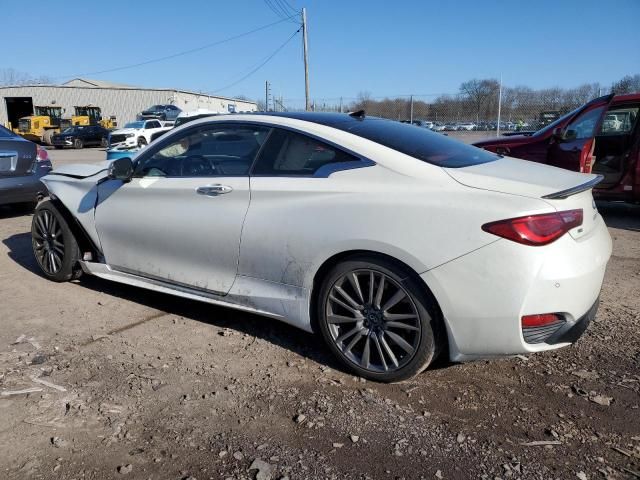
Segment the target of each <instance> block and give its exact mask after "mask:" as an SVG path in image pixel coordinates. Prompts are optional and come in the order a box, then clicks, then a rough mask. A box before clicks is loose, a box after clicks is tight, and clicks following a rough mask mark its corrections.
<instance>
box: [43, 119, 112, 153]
mask: <svg viewBox="0 0 640 480" xmlns="http://www.w3.org/2000/svg"><path fill="white" fill-rule="evenodd" d="M51 143H52V144H53V146H54V147H56V148H64V147H73V148H83V147H88V146H90V145H94V146H96V145H97V146H100V147H107V146H108V145H109V130H107V129H106V128H103V127H101V126H99V125H74V126H73V127H68V128H65V129H64V130H63V131H62V132H60V133H57V134H55V135H53V136H52V137H51Z"/></svg>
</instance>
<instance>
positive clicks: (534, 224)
mask: <svg viewBox="0 0 640 480" xmlns="http://www.w3.org/2000/svg"><path fill="white" fill-rule="evenodd" d="M580 225H582V209H581V208H579V209H576V210H565V211H562V212H553V213H543V214H540V215H527V216H526V217H518V218H509V219H507V220H499V221H497V222H491V223H485V224H484V225H483V226H482V230H484V231H485V232H489V233H492V234H494V235H497V236H498V237H502V238H506V239H507V240H512V241H514V242H517V243H522V244H523V245H532V246H541V245H547V244H549V243H551V242H554V241H555V240H557V239H558V238H560V237H561V236H562V235H564V234H565V233H567V232H568V231H569V230H571V229H572V228H575V227H579V226H580Z"/></svg>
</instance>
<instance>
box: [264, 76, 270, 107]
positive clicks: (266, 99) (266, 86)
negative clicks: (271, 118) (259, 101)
mask: <svg viewBox="0 0 640 480" xmlns="http://www.w3.org/2000/svg"><path fill="white" fill-rule="evenodd" d="M270 90H271V84H270V83H269V80H267V81H266V82H264V111H265V112H268V111H269V91H270Z"/></svg>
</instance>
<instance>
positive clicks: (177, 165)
mask: <svg viewBox="0 0 640 480" xmlns="http://www.w3.org/2000/svg"><path fill="white" fill-rule="evenodd" d="M599 180H600V178H599V177H598V176H596V175H587V174H581V173H574V172H571V171H568V170H562V169H558V168H554V167H549V166H546V165H541V164H538V163H533V162H527V161H522V160H517V159H513V158H505V157H501V156H499V155H496V154H493V153H490V152H488V151H485V150H481V149H478V148H476V147H472V146H469V145H464V144H463V143H460V142H458V141H455V140H452V139H449V138H447V137H445V136H443V135H439V134H435V133H433V132H430V131H429V130H427V129H423V128H415V127H413V126H410V125H406V124H402V123H400V122H395V121H390V120H383V119H379V118H368V117H366V116H365V115H364V113H363V112H354V113H352V114H329V113H324V114H323V113H309V112H304V113H281V114H271V113H270V114H243V115H224V116H211V117H206V118H201V119H199V120H194V121H193V122H190V123H188V124H186V125H183V126H182V127H178V128H175V129H174V130H172V131H171V132H169V133H167V134H165V135H164V136H163V137H162V138H160V139H158V140H157V141H156V142H154V143H153V144H152V145H150V146H149V147H147V148H145V149H144V150H143V151H142V152H140V153H139V154H138V155H136V157H135V160H134V161H132V160H130V159H129V158H121V159H117V160H114V161H112V162H110V163H108V162H105V163H103V164H100V165H67V166H63V167H61V168H59V169H56V170H54V171H53V172H52V173H51V174H49V175H47V176H46V177H44V179H43V182H44V183H45V185H46V186H47V188H48V190H49V192H51V200H50V201H46V202H43V203H40V205H39V206H38V208H37V210H36V213H35V214H34V217H33V222H32V243H33V251H34V254H35V257H36V260H37V263H38V265H39V266H40V268H41V269H42V272H43V274H44V276H45V277H47V278H49V279H51V280H54V281H66V280H70V279H73V278H77V277H78V276H79V275H81V274H82V273H86V274H91V275H95V276H97V277H101V278H104V279H107V280H112V281H116V282H121V283H124V284H128V285H134V286H138V287H143V288H147V289H150V290H155V291H159V292H165V293H168V294H172V295H177V296H180V297H186V298H191V299H196V300H200V301H203V302H208V303H211V304H215V305H224V306H229V307H232V308H236V309H240V310H244V311H248V312H253V313H257V314H260V315H265V316H267V317H272V318H275V319H277V320H281V321H284V322H287V323H290V324H292V325H295V326H297V327H299V328H301V329H304V330H307V331H312V332H317V333H318V334H320V335H321V336H322V338H323V339H324V340H325V342H326V344H327V345H328V348H329V349H330V350H331V351H332V352H333V353H334V354H335V355H336V356H337V358H339V359H340V361H341V362H343V364H344V365H345V366H347V367H348V368H349V369H351V370H352V371H354V372H355V373H357V374H358V375H361V376H363V377H366V378H370V379H373V380H378V381H385V382H389V381H398V380H402V379H406V378H409V377H411V376H413V375H415V374H417V373H419V372H420V371H422V370H423V369H425V368H426V367H427V366H428V365H429V364H430V363H431V362H432V360H433V359H434V358H435V357H436V356H437V355H438V354H439V353H441V352H446V353H447V355H448V356H449V358H450V360H452V361H464V360H472V359H477V358H483V357H492V356H496V355H514V354H521V353H531V352H539V351H543V350H550V349H555V348H559V347H562V346H565V345H569V344H570V343H571V342H573V341H575V340H576V339H577V338H578V337H579V336H580V335H581V333H582V332H583V331H584V330H585V328H586V327H587V325H588V323H589V321H590V320H591V319H592V318H593V317H594V316H595V312H596V310H597V306H598V296H599V293H600V288H601V285H602V281H603V277H604V272H605V267H606V265H607V261H608V259H609V257H610V255H611V238H610V236H609V233H608V230H607V228H606V226H605V224H604V222H603V220H602V218H601V217H600V215H599V213H598V211H597V210H596V208H595V204H594V202H593V198H592V194H591V189H592V187H593V186H594V185H595V184H596V183H597V182H598V181H599ZM87 206H89V207H87ZM69 219H73V222H71V221H69ZM305 338H306V337H305Z"/></svg>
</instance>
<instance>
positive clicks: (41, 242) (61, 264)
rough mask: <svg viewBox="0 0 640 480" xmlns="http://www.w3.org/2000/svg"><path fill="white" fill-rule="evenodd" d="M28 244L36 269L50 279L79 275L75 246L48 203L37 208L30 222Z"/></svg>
mask: <svg viewBox="0 0 640 480" xmlns="http://www.w3.org/2000/svg"><path fill="white" fill-rule="evenodd" d="M31 245H32V247H33V253H34V255H35V257H36V262H37V263H38V266H39V267H40V269H41V270H42V273H43V274H44V276H45V277H47V278H48V279H49V280H53V281H55V282H65V281H67V280H71V279H73V278H78V277H79V276H80V274H81V273H82V270H81V269H80V267H79V265H78V260H79V259H80V248H79V247H78V243H77V241H76V239H75V237H74V236H73V233H72V232H71V229H70V228H69V225H68V224H67V222H66V220H65V219H64V217H63V216H62V215H61V214H60V212H59V211H58V209H57V208H56V207H55V205H54V204H53V203H52V202H51V201H45V202H42V203H40V204H39V205H38V207H37V208H36V211H35V214H34V215H33V219H32V221H31Z"/></svg>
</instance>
